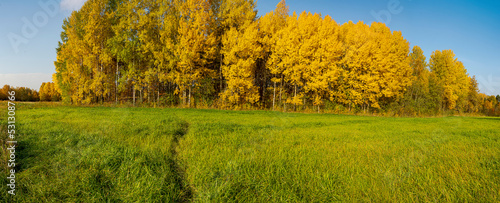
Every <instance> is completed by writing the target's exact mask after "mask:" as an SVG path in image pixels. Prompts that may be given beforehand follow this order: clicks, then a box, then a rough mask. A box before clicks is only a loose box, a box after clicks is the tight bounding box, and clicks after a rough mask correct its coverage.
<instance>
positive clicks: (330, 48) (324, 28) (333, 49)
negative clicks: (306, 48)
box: [306, 16, 343, 112]
mask: <svg viewBox="0 0 500 203" xmlns="http://www.w3.org/2000/svg"><path fill="white" fill-rule="evenodd" d="M317 24H318V25H317V26H319V27H318V33H317V34H315V35H314V37H313V38H311V40H312V41H313V44H315V43H317V48H316V49H315V51H314V52H313V53H312V54H313V56H312V58H313V59H314V60H312V61H311V63H310V64H309V65H308V66H307V72H306V73H307V75H306V81H307V85H306V91H309V92H311V93H312V100H313V105H316V106H317V108H318V112H319V110H320V106H321V105H323V104H324V101H323V100H324V99H326V98H329V96H330V99H332V100H333V97H332V96H333V91H334V88H336V86H337V80H338V76H339V74H340V69H339V65H340V60H341V57H342V52H343V49H342V43H341V41H340V39H339V37H340V35H339V28H340V27H339V25H338V24H337V23H336V22H335V21H334V20H333V19H332V18H331V17H330V16H326V17H325V18H324V19H323V20H320V21H317Z"/></svg>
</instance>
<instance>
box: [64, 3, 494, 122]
mask: <svg viewBox="0 0 500 203" xmlns="http://www.w3.org/2000/svg"><path fill="white" fill-rule="evenodd" d="M55 66H56V75H55V77H54V82H55V83H56V86H57V87H58V88H59V90H60V93H61V96H62V100H63V101H65V102H68V103H74V104H91V103H103V102H116V103H122V102H130V103H131V104H133V105H137V104H151V105H153V104H154V105H169V106H174V105H175V106H183V107H217V108H228V109H233V108H236V109H240V108H246V109H248V108H257V109H273V110H284V111H289V110H290V111H300V110H303V109H310V110H314V111H318V112H319V111H321V110H325V109H330V110H340V111H352V110H357V111H363V112H381V111H386V110H389V111H405V112H410V113H414V114H420V113H430V112H432V113H436V112H443V111H459V112H469V113H474V112H479V111H482V108H483V107H482V105H483V104H482V102H483V100H484V99H485V98H482V97H481V95H480V94H479V90H478V88H477V82H476V81H475V78H474V77H470V76H469V75H468V74H467V70H466V69H465V67H464V65H463V64H462V62H460V61H459V60H458V59H457V58H455V55H454V53H453V51H451V50H443V51H435V52H433V53H432V55H431V57H430V59H429V61H428V62H427V60H426V57H425V56H424V54H423V52H422V50H421V49H420V47H418V46H414V47H413V48H410V44H409V42H408V41H407V40H406V39H405V38H404V37H403V35H402V33H401V32H400V31H391V29H390V28H389V27H387V26H386V25H385V24H383V23H377V22H374V23H372V24H371V25H367V24H365V23H364V22H362V21H360V22H358V23H353V22H351V21H349V22H347V23H344V24H342V25H340V24H339V23H337V22H336V21H335V20H334V19H332V18H331V17H330V16H322V15H321V14H317V13H314V14H313V13H308V12H305V11H304V12H302V13H300V14H297V13H295V12H293V13H291V14H290V12H289V10H288V7H287V5H286V3H285V1H284V0H283V1H281V2H280V3H279V4H278V5H277V7H276V9H275V10H274V11H271V12H269V13H267V14H265V15H263V16H260V17H259V16H257V11H256V2H255V1H253V0H88V1H87V2H86V3H85V5H83V7H82V8H81V9H80V10H79V11H74V12H73V13H72V14H71V16H70V17H68V18H67V19H65V20H64V23H63V32H62V33H61V42H60V43H59V46H58V48H57V61H56V62H55ZM483 97H484V96H483ZM402 109H403V110H402Z"/></svg>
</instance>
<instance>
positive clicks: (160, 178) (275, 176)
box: [0, 105, 500, 202]
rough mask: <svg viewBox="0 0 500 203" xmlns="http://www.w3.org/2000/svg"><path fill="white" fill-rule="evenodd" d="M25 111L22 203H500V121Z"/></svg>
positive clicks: (136, 110)
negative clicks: (171, 202)
mask: <svg viewBox="0 0 500 203" xmlns="http://www.w3.org/2000/svg"><path fill="white" fill-rule="evenodd" d="M27 107H28V106H26V108H24V109H23V108H22V107H21V109H20V110H19V111H18V112H19V113H18V114H19V115H18V116H19V118H18V121H19V133H20V137H19V141H21V147H22V149H20V150H21V151H20V157H19V160H18V162H19V163H20V164H21V166H20V168H19V173H17V174H16V175H18V179H17V181H18V183H19V187H20V188H19V191H17V192H18V195H16V197H15V198H16V199H14V200H20V201H21V200H23V201H26V202H39V201H43V202H45V201H49V202H50V201H64V202H67V201H69V202H102V201H110V202H116V201H125V202H130V201H132V202H134V201H139V202H150V201H186V200H187V201H195V202H205V201H212V202H227V201H237V202H264V201H273V202H282V201H288V202H296V201H300V202H323V201H326V202H330V201H336V200H340V201H374V202H387V201H391V202H401V201H432V202H434V201H437V202H443V201H445V202H448V201H452V202H456V201H459V202H464V201H479V202H494V201H499V200H500V197H499V194H500V140H499V138H500V119H498V118H488V117H443V118H381V117H361V116H344V115H331V114H299V113H278V112H266V111H219V110H194V109H153V108H108V107H57V106H54V107H51V106H45V107H37V106H36V105H35V106H31V107H30V108H27ZM2 111H3V112H2V115H4V114H5V113H4V112H5V111H4V110H2ZM0 118H1V119H2V123H4V122H5V118H6V117H5V116H3V117H0ZM4 174H5V173H4ZM4 181H5V179H4ZM1 189H2V191H5V192H2V194H1V196H0V197H2V198H4V199H5V198H10V197H9V196H7V194H6V190H7V189H6V186H5V184H2V186H1Z"/></svg>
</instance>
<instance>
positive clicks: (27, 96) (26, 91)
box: [0, 85, 40, 101]
mask: <svg viewBox="0 0 500 203" xmlns="http://www.w3.org/2000/svg"><path fill="white" fill-rule="evenodd" d="M10 91H15V92H16V94H15V98H16V101H40V97H39V96H38V92H37V91H36V90H33V89H30V88H28V87H11V86H10V85H4V86H3V88H2V89H0V100H9V96H10V94H9V92H10Z"/></svg>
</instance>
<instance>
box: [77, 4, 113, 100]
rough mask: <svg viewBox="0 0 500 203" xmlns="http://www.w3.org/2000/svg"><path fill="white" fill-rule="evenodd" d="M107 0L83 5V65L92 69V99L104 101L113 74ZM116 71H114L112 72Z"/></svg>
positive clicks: (109, 91) (108, 91)
mask: <svg viewBox="0 0 500 203" xmlns="http://www.w3.org/2000/svg"><path fill="white" fill-rule="evenodd" d="M107 3H108V1H106V0H89V1H87V2H86V3H85V5H84V6H83V7H82V9H81V12H82V14H83V15H84V18H85V19H86V23H85V25H84V26H83V30H84V43H85V46H84V49H83V51H84V54H85V57H84V59H83V65H84V66H87V67H88V68H89V69H90V70H91V71H90V74H91V81H90V86H89V88H90V95H89V97H91V101H93V102H97V101H99V100H100V101H101V102H103V101H104V99H105V97H107V96H109V95H108V94H110V93H111V89H112V87H110V86H109V84H110V80H111V81H112V80H113V79H114V77H113V76H112V75H111V73H110V71H109V68H110V63H111V55H110V53H109V49H108V48H107V40H108V38H110V37H111V34H112V30H111V25H110V21H109V20H110V16H109V12H108V10H107V8H108V7H107ZM112 73H114V72H112Z"/></svg>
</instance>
